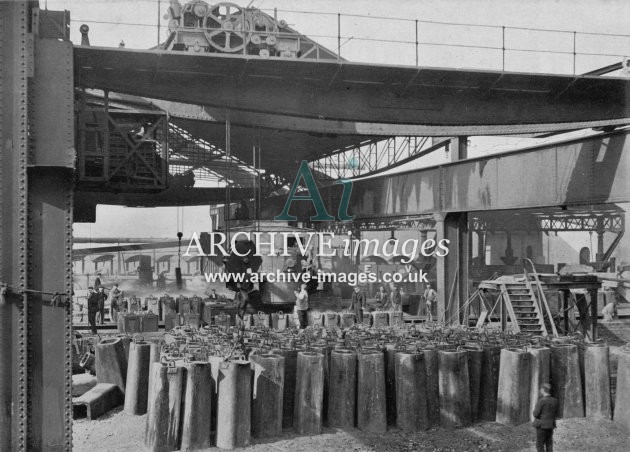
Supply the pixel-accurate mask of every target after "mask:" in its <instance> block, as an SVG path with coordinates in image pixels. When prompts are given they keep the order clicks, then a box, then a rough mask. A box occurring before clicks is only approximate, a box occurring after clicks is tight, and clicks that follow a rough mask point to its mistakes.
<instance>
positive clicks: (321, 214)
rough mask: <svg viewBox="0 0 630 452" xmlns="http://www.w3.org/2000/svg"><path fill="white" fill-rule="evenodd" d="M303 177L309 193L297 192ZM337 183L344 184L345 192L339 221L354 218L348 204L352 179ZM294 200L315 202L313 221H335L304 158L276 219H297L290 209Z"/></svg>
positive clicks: (338, 216) (339, 209)
mask: <svg viewBox="0 0 630 452" xmlns="http://www.w3.org/2000/svg"><path fill="white" fill-rule="evenodd" d="M301 179H304V185H305V186H306V190H307V191H308V194H307V195H298V194H296V192H297V189H298V187H299V186H300V180H301ZM335 184H342V185H343V193H342V195H341V200H340V201H339V208H338V209H337V218H338V219H339V221H350V220H352V219H353V218H354V215H348V204H349V202H350V195H351V194H352V181H351V180H343V179H340V180H338V181H336V182H335ZM293 201H310V202H312V203H313V205H314V206H315V210H316V211H317V215H314V216H312V217H311V221H335V217H333V216H331V215H330V214H329V213H328V211H327V210H326V207H325V206H324V201H323V200H322V196H321V195H320V194H319V189H318V188H317V184H315V178H314V177H313V173H312V172H311V169H310V168H309V166H308V162H307V161H306V160H302V163H301V164H300V169H299V170H298V173H297V176H295V181H294V182H293V185H292V186H291V191H290V192H289V197H288V198H287V202H286V203H285V204H284V209H283V210H282V213H281V214H280V215H278V216H276V217H274V220H276V221H297V217H296V216H294V215H290V214H289V209H290V208H291V203H292V202H293Z"/></svg>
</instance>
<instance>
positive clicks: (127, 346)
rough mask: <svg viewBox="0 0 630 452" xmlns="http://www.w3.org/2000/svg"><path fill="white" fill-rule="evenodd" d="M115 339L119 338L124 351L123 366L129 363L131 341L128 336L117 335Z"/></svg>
mask: <svg viewBox="0 0 630 452" xmlns="http://www.w3.org/2000/svg"><path fill="white" fill-rule="evenodd" d="M116 337H118V338H120V340H121V341H122V344H123V347H124V349H125V366H126V365H127V362H129V349H130V347H131V341H132V340H133V339H132V338H131V336H129V335H128V334H118V335H117V336H116Z"/></svg>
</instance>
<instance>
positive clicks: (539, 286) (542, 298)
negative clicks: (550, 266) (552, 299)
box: [521, 257, 558, 337]
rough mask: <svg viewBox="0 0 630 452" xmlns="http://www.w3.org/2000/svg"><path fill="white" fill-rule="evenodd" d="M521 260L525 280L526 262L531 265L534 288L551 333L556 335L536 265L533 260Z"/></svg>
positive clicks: (527, 277) (527, 278)
mask: <svg viewBox="0 0 630 452" xmlns="http://www.w3.org/2000/svg"><path fill="white" fill-rule="evenodd" d="M521 260H522V261H523V272H524V273H525V280H526V281H527V280H529V275H528V273H527V265H526V264H527V263H528V262H529V264H530V265H531V266H532V276H533V277H534V282H535V283H536V288H537V289H538V296H539V300H540V302H541V303H542V305H543V307H544V308H545V312H546V314H547V317H548V318H549V324H550V325H551V332H552V333H553V337H558V330H557V329H556V324H555V322H554V321H553V316H552V315H551V309H550V308H549V303H548V302H547V297H546V296H545V291H544V290H543V288H542V283H541V282H540V279H539V278H538V272H537V271H536V266H535V265H534V262H532V260H531V259H528V258H526V257H524V258H521Z"/></svg>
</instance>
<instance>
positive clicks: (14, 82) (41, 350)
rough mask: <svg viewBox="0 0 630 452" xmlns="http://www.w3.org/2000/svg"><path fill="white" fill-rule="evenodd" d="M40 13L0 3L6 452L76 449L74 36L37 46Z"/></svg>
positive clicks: (0, 338) (1, 384)
mask: <svg viewBox="0 0 630 452" xmlns="http://www.w3.org/2000/svg"><path fill="white" fill-rule="evenodd" d="M38 13H40V14H46V12H40V11H39V10H38V9H36V8H35V5H34V4H31V3H27V2H0V68H1V70H0V108H1V110H0V202H1V205H0V211H1V212H2V215H0V281H2V282H3V283H6V284H7V286H8V287H7V295H6V297H4V300H3V302H4V303H0V363H1V364H0V450H16V451H27V450H48V451H63V450H71V448H72V303H71V291H72V192H73V181H74V177H73V174H74V161H75V153H74V125H73V124H74V83H73V66H72V65H73V54H72V52H73V50H72V43H70V42H69V40H68V37H67V36H63V35H62V36H47V37H46V38H49V39H44V38H43V37H40V36H39V34H38V31H39V30H38V25H39V23H38V20H37V18H38V17H39V16H38ZM51 30H52V29H49V30H47V33H52V32H51ZM59 32H60V33H62V34H63V33H66V32H67V31H66V30H65V29H60V31H59ZM55 293H58V294H59V296H53V294H55Z"/></svg>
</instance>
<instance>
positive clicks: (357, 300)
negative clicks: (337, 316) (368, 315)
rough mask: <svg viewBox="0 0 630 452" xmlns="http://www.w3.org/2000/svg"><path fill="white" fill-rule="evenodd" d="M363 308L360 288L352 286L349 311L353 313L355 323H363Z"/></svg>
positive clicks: (362, 296)
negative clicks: (355, 319)
mask: <svg viewBox="0 0 630 452" xmlns="http://www.w3.org/2000/svg"><path fill="white" fill-rule="evenodd" d="M365 306H366V305H365V294H364V293H363V292H361V288H360V287H359V286H354V292H353V293H352V304H351V305H350V308H349V309H350V310H351V311H354V315H355V317H356V318H357V323H363V309H365Z"/></svg>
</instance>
